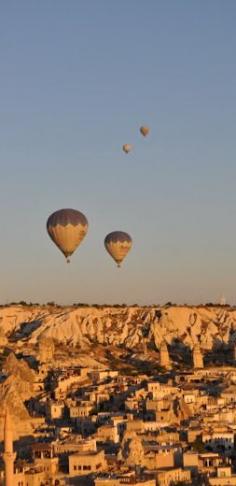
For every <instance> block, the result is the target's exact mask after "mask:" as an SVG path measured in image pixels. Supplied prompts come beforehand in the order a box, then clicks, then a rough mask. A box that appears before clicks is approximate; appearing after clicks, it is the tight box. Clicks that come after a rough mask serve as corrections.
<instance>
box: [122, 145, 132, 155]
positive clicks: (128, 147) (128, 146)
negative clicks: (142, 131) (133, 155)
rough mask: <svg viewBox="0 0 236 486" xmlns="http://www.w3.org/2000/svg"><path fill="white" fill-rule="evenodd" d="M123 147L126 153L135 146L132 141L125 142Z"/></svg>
mask: <svg viewBox="0 0 236 486" xmlns="http://www.w3.org/2000/svg"><path fill="white" fill-rule="evenodd" d="M122 148H123V151H124V152H125V153H126V154H128V153H129V152H130V151H131V150H132V148H133V146H132V145H131V144H130V143H125V144H124V145H123V147H122Z"/></svg>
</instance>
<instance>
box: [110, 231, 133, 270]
mask: <svg viewBox="0 0 236 486" xmlns="http://www.w3.org/2000/svg"><path fill="white" fill-rule="evenodd" d="M104 245H105V248H106V250H107V251H108V253H109V254H110V255H111V257H112V258H113V260H115V262H116V263H117V266H118V267H120V266H121V263H122V261H123V260H124V258H125V257H126V255H127V254H128V252H129V251H130V249H131V247H132V238H131V237H130V235H129V234H128V233H125V232H124V231H113V232H112V233H109V234H108V235H107V236H106V238H105V240H104Z"/></svg>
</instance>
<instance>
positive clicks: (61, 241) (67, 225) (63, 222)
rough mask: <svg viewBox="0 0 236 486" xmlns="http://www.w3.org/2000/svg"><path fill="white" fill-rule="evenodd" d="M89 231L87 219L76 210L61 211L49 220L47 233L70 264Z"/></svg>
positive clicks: (52, 215)
mask: <svg viewBox="0 0 236 486" xmlns="http://www.w3.org/2000/svg"><path fill="white" fill-rule="evenodd" d="M87 231H88V221H87V218H86V217H85V216H84V214H82V213H81V212H80V211H77V210H76V209H60V210H59V211H56V212H55V213H53V214H51V216H49V218H48V220H47V232H48V234H49V236H50V238H51V239H52V241H53V242H54V243H55V245H57V246H58V248H59V250H61V252H62V253H63V255H64V256H65V257H66V259H67V262H68V263H69V261H70V260H69V257H70V256H71V255H72V253H74V251H75V250H76V248H77V247H78V246H79V245H80V243H81V241H82V240H83V238H84V237H85V235H86V233H87Z"/></svg>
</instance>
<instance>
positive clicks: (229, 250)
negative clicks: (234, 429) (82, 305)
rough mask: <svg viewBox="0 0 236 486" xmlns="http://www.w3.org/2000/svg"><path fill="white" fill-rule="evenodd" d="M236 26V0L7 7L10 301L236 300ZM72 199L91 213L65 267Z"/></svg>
mask: <svg viewBox="0 0 236 486" xmlns="http://www.w3.org/2000/svg"><path fill="white" fill-rule="evenodd" d="M235 24H236V2H235V1H234V0H227V2H224V1H223V0H221V1H218V0H198V1H197V2H196V1H194V0H178V1H176V0H162V1H159V0H148V1H147V2H143V1H141V0H140V1H139V0H128V1H127V0H119V1H111V0H99V1H97V0H86V1H85V0H83V1H82V0H71V1H70V2H68V1H66V0H63V1H62V0H56V1H51V2H48V1H46V0H41V1H40V2H36V1H31V0H28V1H26V0H21V2H19V1H18V0H15V1H13V0H10V1H9V2H3V3H2V4H1V6H0V59H1V62H0V88H1V98H0V99H1V104H0V109H1V111H0V166H1V178H0V221H1V243H0V244H1V253H0V268H1V273H0V274H1V280H0V301H1V303H6V302H11V301H15V300H20V299H23V300H27V301H36V302H47V301H51V300H55V301H57V302H60V303H64V304H67V303H72V302H88V303H123V302H126V303H139V304H152V303H165V302H166V301H172V302H179V303H185V302H188V303H200V302H209V301H216V300H217V299H219V297H220V295H221V294H222V293H224V294H225V296H226V298H227V301H229V302H231V303H236V293H235V289H236V225H235V212H236V211H235V209H236V190H235V187H236V160H235V154H236V63H235V52H236V30H235ZM142 124H144V125H145V124H147V125H149V126H150V127H151V132H150V136H149V137H147V138H146V139H144V138H142V137H141V136H140V134H139V126H140V125H142ZM124 143H132V144H134V150H133V152H132V153H131V154H129V155H125V154H124V153H123V152H122V150H121V147H122V145H123V144H124ZM63 207H72V208H75V209H78V210H80V211H82V212H83V213H84V214H85V215H86V217H87V218H88V221H89V231H88V235H87V237H86V239H85V240H84V242H83V243H82V244H81V247H80V248H79V249H78V250H77V252H76V253H75V254H74V256H73V257H72V261H71V264H70V265H66V263H65V261H64V258H63V256H62V254H61V253H60V252H59V251H58V249H57V248H56V247H55V246H54V245H53V243H52V242H51V240H50V239H49V237H48V235H47V233H46V229H45V228H46V220H47V217H48V216H49V214H50V213H52V212H53V211H55V210H57V209H60V208H63ZM116 229H118V230H124V231H127V232H129V233H130V234H131V236H132V238H133V241H134V246H133V250H132V252H130V254H129V255H128V257H127V259H126V260H125V262H124V264H123V267H122V269H121V270H117V268H116V266H115V264H114V262H113V261H112V259H111V258H110V257H109V255H108V254H107V253H106V252H105V250H104V245H103V240H104V237H105V235H106V234H107V233H109V232H110V231H113V230H116Z"/></svg>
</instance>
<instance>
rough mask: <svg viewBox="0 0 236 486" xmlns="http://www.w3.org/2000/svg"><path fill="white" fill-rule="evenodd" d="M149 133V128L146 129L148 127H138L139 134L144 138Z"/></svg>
mask: <svg viewBox="0 0 236 486" xmlns="http://www.w3.org/2000/svg"><path fill="white" fill-rule="evenodd" d="M149 132H150V128H148V127H140V133H141V134H142V135H143V136H144V137H146V136H147V135H148V134H149Z"/></svg>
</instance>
